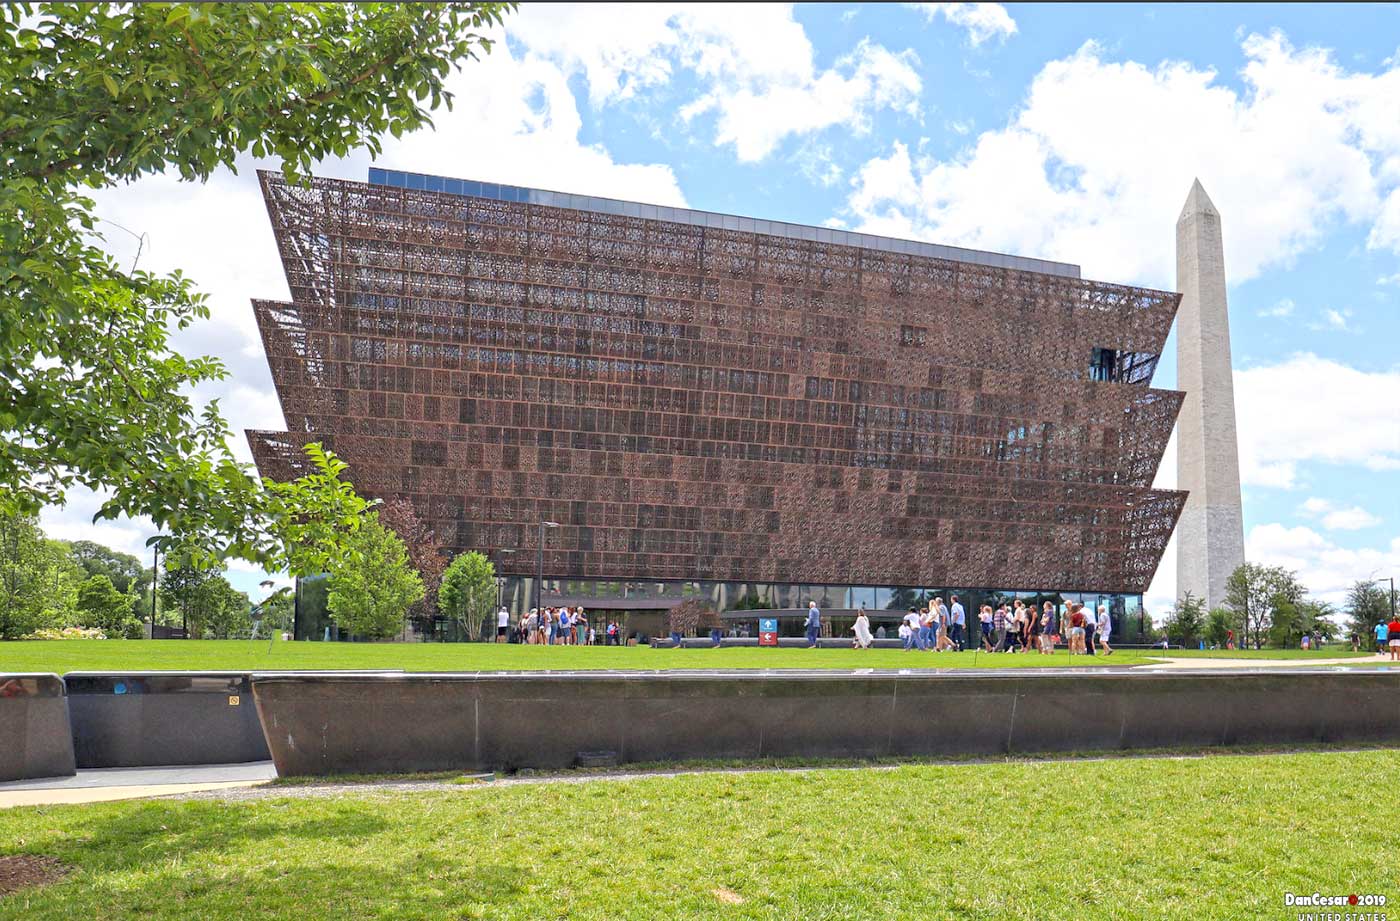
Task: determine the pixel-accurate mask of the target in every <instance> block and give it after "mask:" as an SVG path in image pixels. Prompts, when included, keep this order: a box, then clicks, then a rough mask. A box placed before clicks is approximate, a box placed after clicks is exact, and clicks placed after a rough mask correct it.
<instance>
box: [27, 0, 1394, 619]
mask: <svg viewBox="0 0 1400 921" xmlns="http://www.w3.org/2000/svg"><path fill="white" fill-rule="evenodd" d="M498 37H500V38H501V39H502V41H501V42H500V43H499V44H498V45H497V47H496V49H495V51H494V52H493V53H492V54H491V55H490V56H489V57H488V58H487V59H485V60H484V61H481V62H476V63H471V64H469V65H467V66H466V67H465V68H464V69H463V70H462V71H461V73H459V74H458V75H457V76H456V77H454V79H453V85H454V87H455V89H456V92H457V105H456V107H455V109H454V111H453V112H451V113H448V112H442V113H440V114H439V115H438V116H437V117H436V121H437V129H436V131H434V132H421V133H419V134H417V135H414V136H411V137H408V138H405V139H403V140H400V141H393V140H390V141H388V142H386V145H385V151H384V153H383V155H382V156H381V157H380V159H379V161H378V162H379V164H380V165H384V166H389V167H394V168H400V169H408V170H416V171H423V172H438V173H443V174H446V175H454V176H463V177H468V178H479V179H486V180H495V181H502V182H510V183H515V184H520V185H532V186H537V187H544V188H551V189H558V190H562V191H571V192H582V193H591V194H597V195H609V196H613V197H618V198H628V199H635V200H642V201H651V202H657V203H662V204H685V205H689V206H691V207H695V208H701V209H706V210H714V211H725V212H731V213H739V214H745V215H752V216H756V217H764V218H773V219H782V220H791V221H800V222H806V223H812V224H829V225H833V226H842V227H849V228H853V229H861V230H867V231H871V232H877V233H887V234H891V235H896V236H907V237H912V238H917V239H925V240H929V241H931V242H937V243H948V244H957V245H965V246H974V247H980V248H985V249H992V250H997V251H1003V252H1014V253H1020V254H1022V255H1027V256H1041V257H1046V258H1051V259H1059V260H1064V261H1069V262H1075V263H1079V264H1081V265H1082V266H1083V267H1084V274H1085V275H1086V277H1092V278H1101V279H1106V280H1110V281H1119V282H1125V283H1133V284H1143V285H1149V286H1154V287H1163V288H1174V287H1175V279H1174V251H1173V246H1174V226H1175V221H1176V217H1177V214H1178V213H1179V211H1180V208H1181V205H1182V203H1183V201H1184V200H1185V197H1186V193H1187V190H1188V189H1189V187H1190V183H1191V180H1192V178H1194V177H1197V176H1199V177H1200V179H1201V181H1202V182H1203V183H1204V184H1205V187H1206V189H1207V190H1208V192H1209V194H1210V195H1211V197H1212V198H1213V200H1214V201H1215V203H1216V205H1217V206H1218V207H1219V209H1220V211H1221V212H1222V216H1223V221H1224V228H1225V243H1226V260H1227V268H1228V271H1229V273H1230V282H1231V284H1230V313H1231V324H1232V329H1231V333H1232V337H1233V342H1234V366H1235V373H1236V401H1237V407H1238V413H1239V425H1240V441H1241V445H1240V448H1241V462H1242V472H1243V479H1244V490H1245V529H1246V535H1247V537H1246V544H1247V552H1248V554H1249V556H1250V558H1251V559H1254V560H1256V561H1258V562H1265V563H1281V564H1283V565H1286V566H1289V567H1290V568H1294V569H1297V570H1298V571H1299V573H1300V575H1301V576H1302V577H1303V579H1304V581H1305V582H1306V583H1307V584H1308V585H1309V586H1310V587H1311V588H1312V589H1313V590H1314V591H1315V593H1317V594H1318V595H1319V596H1321V597H1324V598H1327V599H1330V600H1333V601H1337V600H1340V595H1341V593H1342V592H1343V591H1344V590H1345V588H1346V586H1347V585H1348V584H1349V583H1350V582H1351V581H1352V580H1354V579H1358V578H1368V577H1373V576H1381V575H1391V574H1397V573H1400V537H1397V535H1400V349H1397V345H1398V344H1400V7H1396V6H1360V5H1357V6H1351V5H1336V4H1334V5H1325V6H1324V5H1303V4H1298V5H1286V6H1272V5H1238V6H1232V5H1221V6H1197V5H1191V6H1168V5H1154V6H1129V5H1092V6H1087V5H1086V6H1070V5H1032V6H1020V5H1015V4H1008V5H1005V6H1002V5H999V4H905V5H837V4H830V5H819V6H797V7H788V6H768V5H743V6H734V7H721V6H703V7H687V6H668V5H642V4H637V5H629V6H620V7H609V6H602V5H595V6H585V7H572V6H565V5H558V6H555V5H530V4H526V5H524V6H522V8H521V10H520V12H519V13H518V14H516V15H514V16H512V17H511V18H509V19H508V20H507V25H506V29H505V31H504V35H502V36H498ZM369 162H370V161H369V157H368V155H367V154H366V153H364V152H359V153H356V154H354V155H352V156H350V157H347V158H345V159H343V160H337V161H329V162H326V163H323V164H322V165H321V167H320V168H319V169H318V172H319V173H321V174H323V175H332V176H344V177H346V178H354V179H364V178H365V170H366V168H367V167H368V165H369ZM261 165H273V164H271V163H268V162H258V161H254V160H252V159H248V160H246V161H245V162H243V163H242V164H240V169H239V171H238V173H237V174H234V173H232V172H221V173H220V174H218V175H217V176H215V177H214V178H213V179H211V180H210V182H208V183H207V184H205V185H203V186H188V185H182V184H180V183H178V182H177V181H176V180H175V179H174V178H173V177H152V178H149V179H145V180H142V181H140V182H138V183H135V184H133V185H132V186H129V187H124V188H122V189H118V190H113V191H111V192H109V193H105V194H104V195H102V196H101V197H100V212H101V213H102V214H103V215H104V216H106V217H108V218H109V219H110V220H113V221H116V222H118V223H120V224H122V225H123V226H125V227H128V228H134V229H137V230H138V231H145V232H147V233H148V234H150V245H149V246H148V248H147V251H146V254H145V255H143V257H142V259H143V263H142V264H143V267H145V268H151V269H157V270H164V269H169V268H174V267H176V266H179V267H181V268H183V269H185V270H186V271H187V272H188V273H189V274H190V275H192V276H193V277H194V278H195V279H196V280H198V281H199V282H200V283H201V285H202V286H203V287H204V288H205V289H206V290H207V291H209V293H210V296H211V306H212V308H213V311H214V317H213V319H212V320H211V322H210V323H208V324H206V325H205V326H204V327H203V328H201V329H197V330H194V331H191V332H189V333H187V334H183V335H182V339H181V344H182V346H183V347H184V348H186V349H187V350H191V351H203V352H207V353H212V354H215V355H218V356H219V357H221V358H223V359H224V360H225V362H226V363H227V364H228V366H229V369H230V378H229V380H228V381H225V382H223V383H222V384H220V385H217V386H214V387H210V388H207V389H206V390H204V391H202V392H200V393H199V394H198V395H199V396H200V397H202V398H211V397H218V398H220V399H221V405H222V406H223V407H224V410H225V413H226V415H227V416H228V417H229V418H230V421H231V422H232V423H233V425H234V426H235V428H236V429H238V430H241V429H242V428H244V427H254V428H280V427H282V420H281V414H280V411H279V410H278V407H277V403H276V399H275V395H274V393H273V391H272V387H271V380H270V378H269V376H268V373H267V368H266V361H265V359H264V357H263V355H262V349H261V345H260V343H259V341H258V337H257V333H256V328H255V326H254V325H253V321H252V313H251V309H250V308H249V306H248V299H249V298H253V297H283V296H286V285H285V280H284V279H283V278H282V274H281V268H280V265H279V263H278V261H277V256H276V250H275V247H274V246H273V243H272V236H271V232H270V230H269V228H268V225H267V218H266V212H265V211H264V209H263V206H262V203H261V199H260V196H259V194H258V191H257V188H256V183H255V180H254V177H253V168H254V167H256V166H261ZM210 215H217V217H218V219H217V220H209V219H208V217H209V216H210ZM122 237H124V235H123V234H120V233H119V232H116V231H113V232H112V236H111V237H110V239H109V245H110V247H111V248H112V250H113V251H114V252H115V253H118V254H122V255H127V256H128V257H129V254H130V253H131V252H132V250H131V242H130V241H129V240H126V239H122ZM1172 349H1173V347H1172V345H1171V343H1169V346H1168V354H1167V355H1166V356H1165V357H1164V361H1163V362H1162V365H1161V370H1160V371H1159V373H1158V375H1157V379H1156V381H1155V383H1156V384H1157V385H1159V386H1166V387H1170V386H1172V385H1173V384H1174V381H1175V373H1174V372H1175V366H1174V361H1175V356H1174V352H1173V350H1172ZM238 448H239V450H240V452H242V454H243V456H245V457H246V456H247V452H246V447H245V446H243V445H242V444H241V443H240V444H239V445H238ZM1174 481H1175V465H1174V462H1173V461H1172V458H1171V452H1170V451H1169V458H1168V462H1167V463H1165V464H1164V466H1163V470H1162V471H1161V476H1159V485H1163V486H1170V485H1173V484H1174ZM95 504H96V498H95V497H92V496H87V495H84V494H81V493H75V494H74V495H73V497H72V501H70V503H69V505H68V506H67V507H65V508H62V509H51V510H49V512H48V513H46V515H45V523H46V525H47V526H48V527H49V530H50V532H51V533H54V534H55V535H56V536H62V537H67V538H70V539H71V538H77V537H80V536H86V537H90V538H92V539H98V540H105V541H107V542H108V543H110V544H112V545H114V546H119V547H121V548H122V549H128V550H132V551H136V550H138V549H139V548H140V547H141V545H142V543H143V542H144V539H145V537H146V536H148V534H149V527H148V525H147V524H146V523H143V522H139V521H137V522H126V521H124V522H117V523H110V524H109V523H104V524H102V525H97V526H94V525H92V524H91V523H90V517H91V513H92V510H93V507H94V506H95ZM1173 552H1174V551H1172V550H1169V551H1168V558H1167V559H1166V560H1165V561H1164V564H1163V567H1162V569H1161V571H1160V572H1159V578H1158V580H1157V582H1156V583H1155V584H1154V587H1153V591H1152V592H1150V593H1149V598H1148V601H1149V610H1150V611H1152V612H1153V613H1154V614H1156V615H1159V616H1160V614H1162V613H1164V611H1165V608H1166V606H1167V605H1168V604H1169V603H1170V600H1171V596H1172V594H1173V592H1174V565H1173V560H1172V555H1173ZM232 575H233V578H234V580H235V582H236V583H237V584H238V585H239V587H240V588H244V589H248V590H250V591H253V593H254V594H255V595H256V594H259V592H258V591H257V590H256V587H257V584H258V582H259V581H260V580H261V579H262V578H264V574H262V573H259V572H257V571H255V570H252V569H251V568H247V567H239V568H236V569H235V571H234V572H233V574H232Z"/></svg>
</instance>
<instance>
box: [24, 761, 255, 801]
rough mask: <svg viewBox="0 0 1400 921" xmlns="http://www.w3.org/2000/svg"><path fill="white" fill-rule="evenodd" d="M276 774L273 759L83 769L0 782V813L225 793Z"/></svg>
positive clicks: (251, 784) (253, 784)
mask: <svg viewBox="0 0 1400 921" xmlns="http://www.w3.org/2000/svg"><path fill="white" fill-rule="evenodd" d="M276 776H277V770H276V769H275V768H274V767H273V766H272V762H271V761H257V762H253V763H251V764H200V765H176V766H173V767H155V768H101V769H93V770H82V771H79V772H78V773H77V774H76V775H75V776H73V777H44V778H40V779H38V780H12V781H9V782H8V783H0V809H7V808H10V807H13V806H53V805H58V804H61V803H100V802H106V801H108V800H118V799H139V798H141V797H145V796H170V795H172V794H176V793H198V792H201V791H204V790H227V789H230V788H233V787H251V786H256V785H258V784H261V783H265V782H267V781H269V780H272V779H273V778H274V777H276Z"/></svg>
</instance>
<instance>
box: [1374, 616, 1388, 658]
mask: <svg viewBox="0 0 1400 921" xmlns="http://www.w3.org/2000/svg"><path fill="white" fill-rule="evenodd" d="M1387 633H1388V631H1387V629H1386V626H1385V621H1381V622H1380V623H1378V624H1376V652H1379V653H1381V654H1382V655H1384V654H1385V652H1386V648H1385V643H1386V640H1387V639H1388V638H1389V637H1388V636H1387Z"/></svg>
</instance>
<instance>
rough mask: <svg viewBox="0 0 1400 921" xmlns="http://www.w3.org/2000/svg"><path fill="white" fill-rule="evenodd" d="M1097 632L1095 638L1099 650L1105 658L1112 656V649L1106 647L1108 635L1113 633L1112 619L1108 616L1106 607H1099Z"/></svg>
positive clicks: (1108, 646) (1102, 605)
mask: <svg viewBox="0 0 1400 921" xmlns="http://www.w3.org/2000/svg"><path fill="white" fill-rule="evenodd" d="M1097 626H1098V630H1097V631H1096V632H1095V634H1094V635H1095V637H1096V638H1097V639H1098V643H1099V648H1100V649H1102V650H1103V654H1104V655H1106V656H1111V655H1113V647H1112V646H1110V645H1108V635H1109V634H1110V633H1112V632H1113V619H1112V618H1111V617H1109V616H1108V605H1106V604H1101V605H1099V620H1098V625H1097Z"/></svg>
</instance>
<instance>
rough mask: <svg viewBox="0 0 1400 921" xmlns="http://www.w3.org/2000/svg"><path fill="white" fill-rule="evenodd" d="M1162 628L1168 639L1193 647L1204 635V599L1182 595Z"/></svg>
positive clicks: (1187, 594) (1188, 594) (1188, 593)
mask: <svg viewBox="0 0 1400 921" xmlns="http://www.w3.org/2000/svg"><path fill="white" fill-rule="evenodd" d="M1162 626H1163V629H1165V630H1166V633H1167V636H1168V637H1169V638H1171V639H1173V640H1176V641H1177V642H1178V643H1181V644H1182V645H1183V646H1194V645H1195V644H1196V642H1197V641H1198V640H1200V639H1202V638H1203V636H1204V634H1205V626H1206V602H1205V599H1204V598H1197V597H1196V596H1195V595H1193V594H1191V593H1190V592H1187V593H1186V594H1185V595H1182V596H1181V597H1180V598H1178V599H1177V602H1176V606H1175V607H1173V608H1172V612H1171V614H1169V615H1167V619H1166V623H1164V624H1163V625H1162Z"/></svg>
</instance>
